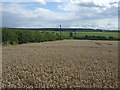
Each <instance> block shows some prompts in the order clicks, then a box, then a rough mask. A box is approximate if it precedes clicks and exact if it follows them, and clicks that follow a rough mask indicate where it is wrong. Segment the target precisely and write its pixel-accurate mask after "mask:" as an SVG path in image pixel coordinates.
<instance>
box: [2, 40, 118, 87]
mask: <svg viewBox="0 0 120 90" xmlns="http://www.w3.org/2000/svg"><path fill="white" fill-rule="evenodd" d="M2 50H3V51H2V58H3V59H2V63H3V64H2V65H3V66H2V68H3V69H2V71H3V72H2V77H3V80H2V87H3V88H76V87H79V88H118V41H100V40H61V41H52V42H42V43H28V44H21V45H7V46H3V48H2Z"/></svg>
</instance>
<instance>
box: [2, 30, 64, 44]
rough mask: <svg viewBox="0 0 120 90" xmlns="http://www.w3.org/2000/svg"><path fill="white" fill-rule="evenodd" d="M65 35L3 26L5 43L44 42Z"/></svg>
mask: <svg viewBox="0 0 120 90" xmlns="http://www.w3.org/2000/svg"><path fill="white" fill-rule="evenodd" d="M63 39H64V37H63V36H62V35H59V34H54V33H48V32H44V33H42V32H39V31H34V30H13V29H9V28H2V43H3V44H22V43H29V42H44V41H55V40H63Z"/></svg>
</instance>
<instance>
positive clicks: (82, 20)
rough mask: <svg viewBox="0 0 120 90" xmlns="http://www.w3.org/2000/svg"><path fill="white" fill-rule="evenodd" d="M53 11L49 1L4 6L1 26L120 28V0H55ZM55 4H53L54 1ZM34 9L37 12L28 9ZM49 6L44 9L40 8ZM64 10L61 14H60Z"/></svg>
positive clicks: (42, 0) (3, 4) (39, 0)
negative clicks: (119, 13)
mask: <svg viewBox="0 0 120 90" xmlns="http://www.w3.org/2000/svg"><path fill="white" fill-rule="evenodd" d="M53 1H54V3H53V4H52V5H54V4H55V3H57V6H56V8H54V10H50V9H49V7H47V5H49V2H48V1H47V0H35V2H36V3H39V4H40V5H39V6H37V7H36V4H35V3H32V2H31V3H24V4H22V3H7V4H6V3H2V9H0V11H2V25H3V26H6V27H39V28H44V27H59V25H60V24H62V26H63V27H66V28H71V27H72V28H96V29H98V28H99V29H117V28H118V0H103V1H102V0H69V1H68V0H67V1H66V2H63V1H62V0H53ZM51 3H52V2H51ZM30 5H32V7H35V8H34V9H33V8H31V7H29V6H30ZM41 5H42V6H44V7H47V8H43V7H41ZM59 11H62V12H59Z"/></svg>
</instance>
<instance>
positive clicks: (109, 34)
mask: <svg viewBox="0 0 120 90" xmlns="http://www.w3.org/2000/svg"><path fill="white" fill-rule="evenodd" d="M47 32H51V33H59V34H60V32H59V31H47ZM69 33H70V31H62V32H61V34H62V35H63V36H64V37H69V36H70V35H69ZM72 33H73V36H76V37H85V36H86V35H87V36H102V37H113V38H116V39H118V38H119V35H118V32H95V31H94V32H90V31H89V32H81V31H76V32H75V31H73V32H72Z"/></svg>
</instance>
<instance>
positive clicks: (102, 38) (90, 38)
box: [73, 35, 120, 40]
mask: <svg viewBox="0 0 120 90" xmlns="http://www.w3.org/2000/svg"><path fill="white" fill-rule="evenodd" d="M73 38H74V39H80V40H120V39H119V38H118V39H117V38H114V37H111V36H109V37H104V36H87V35H86V36H82V37H73Z"/></svg>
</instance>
